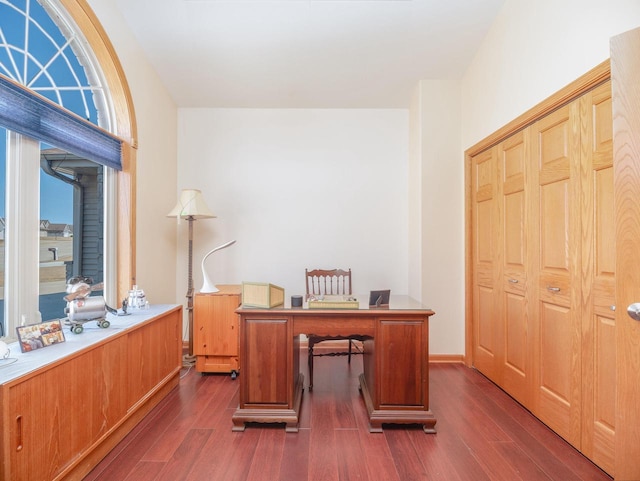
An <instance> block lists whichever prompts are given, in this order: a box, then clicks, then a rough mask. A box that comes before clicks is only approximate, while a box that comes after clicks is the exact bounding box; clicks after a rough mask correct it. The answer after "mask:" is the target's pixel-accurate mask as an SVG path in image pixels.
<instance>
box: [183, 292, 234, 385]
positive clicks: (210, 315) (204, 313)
mask: <svg viewBox="0 0 640 481" xmlns="http://www.w3.org/2000/svg"><path fill="white" fill-rule="evenodd" d="M217 288H218V289H220V291H219V292H213V293H210V294H209V293H207V294H204V293H200V294H196V295H195V300H194V307H193V309H194V310H193V332H194V334H193V338H194V340H193V353H194V354H195V356H196V371H198V372H223V373H230V374H231V376H232V377H233V378H234V379H235V377H236V376H237V375H238V372H239V371H240V356H239V347H238V344H239V335H238V314H236V312H235V310H236V309H237V308H238V306H240V297H241V290H242V287H241V286H239V285H222V286H217Z"/></svg>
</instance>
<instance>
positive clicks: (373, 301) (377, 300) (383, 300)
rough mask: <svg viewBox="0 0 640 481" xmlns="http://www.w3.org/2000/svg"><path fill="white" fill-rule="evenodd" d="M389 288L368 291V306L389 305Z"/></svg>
mask: <svg viewBox="0 0 640 481" xmlns="http://www.w3.org/2000/svg"><path fill="white" fill-rule="evenodd" d="M389 297H391V290H390V289H387V290H383V291H371V292H370V293H369V307H389Z"/></svg>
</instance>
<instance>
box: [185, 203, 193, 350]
mask: <svg viewBox="0 0 640 481" xmlns="http://www.w3.org/2000/svg"><path fill="white" fill-rule="evenodd" d="M187 220H188V221H189V274H188V281H187V317H188V322H189V358H192V357H193V221H194V220H195V218H194V217H193V216H192V215H190V216H188V217H187Z"/></svg>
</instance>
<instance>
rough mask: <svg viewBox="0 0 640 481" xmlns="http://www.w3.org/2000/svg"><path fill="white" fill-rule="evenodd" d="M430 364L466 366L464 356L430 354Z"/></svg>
mask: <svg viewBox="0 0 640 481" xmlns="http://www.w3.org/2000/svg"><path fill="white" fill-rule="evenodd" d="M429 362H434V363H435V362H438V363H455V364H464V354H430V355H429Z"/></svg>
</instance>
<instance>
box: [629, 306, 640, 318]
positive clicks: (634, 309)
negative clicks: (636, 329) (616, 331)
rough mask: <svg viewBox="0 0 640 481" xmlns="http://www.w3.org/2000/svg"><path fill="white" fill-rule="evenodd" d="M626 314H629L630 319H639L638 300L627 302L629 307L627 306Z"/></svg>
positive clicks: (639, 308)
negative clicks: (631, 302)
mask: <svg viewBox="0 0 640 481" xmlns="http://www.w3.org/2000/svg"><path fill="white" fill-rule="evenodd" d="M627 314H629V317H630V318H631V319H635V320H636V321H640V302H634V303H633V304H629V307H627Z"/></svg>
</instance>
